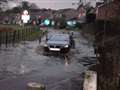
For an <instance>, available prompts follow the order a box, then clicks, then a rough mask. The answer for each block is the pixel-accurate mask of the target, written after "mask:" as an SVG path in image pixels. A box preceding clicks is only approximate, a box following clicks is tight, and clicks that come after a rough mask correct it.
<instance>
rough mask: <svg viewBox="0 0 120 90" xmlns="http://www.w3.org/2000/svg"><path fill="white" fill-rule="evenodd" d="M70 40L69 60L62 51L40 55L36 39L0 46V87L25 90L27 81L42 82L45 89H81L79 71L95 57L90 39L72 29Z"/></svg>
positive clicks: (91, 62)
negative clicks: (72, 46) (72, 35)
mask: <svg viewBox="0 0 120 90" xmlns="http://www.w3.org/2000/svg"><path fill="white" fill-rule="evenodd" d="M50 32H58V31H57V30H53V31H52V30H50ZM74 40H75V49H71V51H70V53H69V58H70V60H65V59H64V57H63V56H62V55H48V56H46V55H44V54H43V53H42V52H43V50H42V47H41V44H39V41H25V42H21V43H20V44H16V46H15V47H10V48H7V49H4V48H1V50H0V90H26V86H27V83H29V82H39V83H42V84H44V85H45V86H46V90H82V82H83V72H85V71H86V70H87V69H88V67H89V66H90V65H92V64H95V63H96V58H95V55H94V50H93V47H92V43H91V42H89V41H88V40H86V39H85V38H84V37H83V36H82V35H81V33H79V32H77V31H76V32H74ZM42 41H44V38H43V40H42Z"/></svg>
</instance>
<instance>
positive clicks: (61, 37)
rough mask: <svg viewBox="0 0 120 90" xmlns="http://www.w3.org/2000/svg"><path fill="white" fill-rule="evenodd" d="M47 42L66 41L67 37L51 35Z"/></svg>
mask: <svg viewBox="0 0 120 90" xmlns="http://www.w3.org/2000/svg"><path fill="white" fill-rule="evenodd" d="M49 40H50V41H68V36H64V35H53V36H52V37H51V38H50V39H49Z"/></svg>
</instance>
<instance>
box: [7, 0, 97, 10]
mask: <svg viewBox="0 0 120 90" xmlns="http://www.w3.org/2000/svg"><path fill="white" fill-rule="evenodd" d="M8 1H9V0H8ZM21 1H28V2H31V3H35V4H36V5H37V6H38V7H39V8H47V9H48V8H52V9H64V8H77V7H78V4H77V3H78V2H79V0H14V2H10V1H9V5H8V8H12V7H15V6H16V5H18V3H19V2H21ZM83 1H86V2H89V1H90V2H91V3H92V6H95V2H96V1H98V0H83ZM73 3H74V4H73ZM84 3H85V2H84Z"/></svg>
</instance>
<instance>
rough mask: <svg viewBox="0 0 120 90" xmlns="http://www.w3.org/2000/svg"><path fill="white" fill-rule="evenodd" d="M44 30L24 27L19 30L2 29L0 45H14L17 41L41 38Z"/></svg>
mask: <svg viewBox="0 0 120 90" xmlns="http://www.w3.org/2000/svg"><path fill="white" fill-rule="evenodd" d="M41 34H42V32H41V31H40V30H39V31H38V30H35V29H34V28H23V29H18V30H11V29H10V30H0V47H1V46H2V45H5V47H6V48H7V47H9V46H14V45H15V43H18V42H20V41H25V40H27V41H29V40H34V39H37V38H39V36H40V35H41Z"/></svg>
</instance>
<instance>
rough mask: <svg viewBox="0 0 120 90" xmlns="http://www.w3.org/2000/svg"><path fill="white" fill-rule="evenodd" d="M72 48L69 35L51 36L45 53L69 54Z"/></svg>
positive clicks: (47, 41)
mask: <svg viewBox="0 0 120 90" xmlns="http://www.w3.org/2000/svg"><path fill="white" fill-rule="evenodd" d="M70 48H71V38H70V35H69V34H51V35H48V36H47V38H46V43H45V44H44V51H45V52H49V51H57V52H62V53H67V52H69V50H70Z"/></svg>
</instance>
